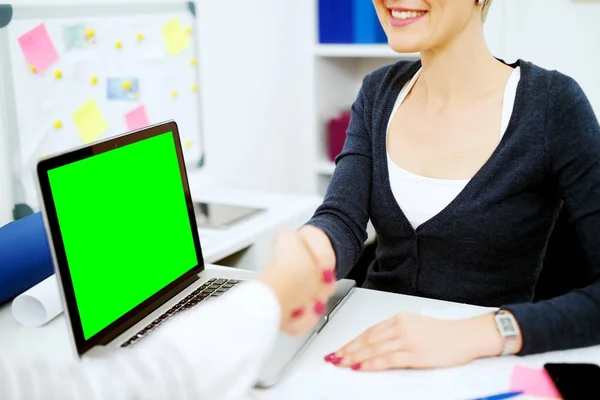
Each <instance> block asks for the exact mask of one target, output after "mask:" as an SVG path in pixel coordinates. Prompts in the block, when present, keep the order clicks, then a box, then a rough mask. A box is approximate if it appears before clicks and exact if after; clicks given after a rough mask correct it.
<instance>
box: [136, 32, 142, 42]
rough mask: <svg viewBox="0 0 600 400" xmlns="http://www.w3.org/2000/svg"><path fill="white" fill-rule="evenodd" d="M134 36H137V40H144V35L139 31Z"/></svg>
mask: <svg viewBox="0 0 600 400" xmlns="http://www.w3.org/2000/svg"><path fill="white" fill-rule="evenodd" d="M136 38H137V40H138V42H141V41H142V40H144V35H143V34H141V33H138V34H137V36H136Z"/></svg>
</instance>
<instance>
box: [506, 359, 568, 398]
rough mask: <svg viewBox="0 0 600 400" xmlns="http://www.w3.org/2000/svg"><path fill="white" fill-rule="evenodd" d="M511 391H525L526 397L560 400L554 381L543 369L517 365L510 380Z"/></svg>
mask: <svg viewBox="0 0 600 400" xmlns="http://www.w3.org/2000/svg"><path fill="white" fill-rule="evenodd" d="M510 390H514V391H523V392H524V393H523V394H525V395H529V396H537V397H543V398H546V399H560V398H561V396H560V394H559V393H558V391H557V390H556V388H555V387H554V384H553V383H552V380H550V377H549V376H548V374H547V373H546V371H544V370H543V369H536V368H528V367H523V366H521V365H516V366H515V368H514V369H513V373H512V377H511V379H510Z"/></svg>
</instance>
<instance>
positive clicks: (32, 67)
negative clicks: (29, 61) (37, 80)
mask: <svg viewBox="0 0 600 400" xmlns="http://www.w3.org/2000/svg"><path fill="white" fill-rule="evenodd" d="M29 70H30V71H31V72H33V73H34V74H35V73H36V72H37V71H36V70H35V67H34V66H33V65H30V66H29Z"/></svg>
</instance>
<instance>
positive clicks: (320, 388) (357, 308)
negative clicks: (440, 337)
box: [253, 289, 600, 400]
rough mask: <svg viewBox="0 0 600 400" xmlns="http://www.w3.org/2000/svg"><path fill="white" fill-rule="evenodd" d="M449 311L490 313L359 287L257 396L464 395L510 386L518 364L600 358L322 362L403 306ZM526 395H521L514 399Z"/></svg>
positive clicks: (594, 353) (577, 354)
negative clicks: (378, 364)
mask: <svg viewBox="0 0 600 400" xmlns="http://www.w3.org/2000/svg"><path fill="white" fill-rule="evenodd" d="M444 310H447V313H446V314H453V316H456V314H457V311H461V312H464V313H467V314H470V316H473V315H477V314H480V313H484V312H486V309H483V308H479V307H473V306H467V305H458V304H454V303H447V302H442V301H436V300H429V299H423V298H417V297H411V296H403V295H397V294H390V293H383V292H375V291H368V290H364V289H357V290H356V291H355V292H354V294H353V295H352V297H350V298H349V299H348V301H347V302H346V303H345V304H344V305H343V307H342V308H341V309H340V311H339V312H338V313H337V314H336V315H335V316H334V318H333V319H332V320H331V321H330V322H329V324H328V325H327V326H326V327H325V328H324V329H323V331H321V334H320V335H319V336H318V337H317V339H316V340H315V341H314V342H313V343H312V344H311V346H310V347H309V348H308V349H307V351H306V352H305V353H304V354H303V355H302V357H301V359H300V360H299V363H298V364H297V365H296V366H295V367H294V369H293V370H291V371H290V373H289V374H288V375H287V376H286V377H285V378H284V379H283V380H282V381H281V382H280V384H279V385H277V386H276V387H274V388H272V389H269V390H257V391H255V392H253V398H255V399H260V400H279V399H286V400H301V399H313V400H334V399H344V400H349V399H357V400H358V399H370V398H374V399H377V400H385V399H390V400H392V399H394V400H398V399H410V400H420V399H431V400H453V399H462V400H465V399H468V398H475V397H477V396H482V395H491V394H495V393H502V392H506V391H508V389H509V382H510V377H511V372H512V368H513V367H514V365H515V364H519V365H523V366H528V367H532V368H542V366H543V364H544V363H545V362H592V363H596V364H598V363H600V346H597V347H592V348H588V349H580V350H571V351H565V352H555V353H547V354H543V355H537V356H529V357H502V358H494V359H486V360H478V361H476V362H474V363H471V364H470V365H467V366H465V367H460V368H454V369H445V370H432V371H391V372H383V373H375V374H373V373H360V372H354V371H351V370H339V369H337V368H336V367H333V366H330V365H328V364H326V363H325V362H324V361H323V357H324V356H325V355H326V354H329V353H331V352H333V351H335V350H337V349H338V348H340V347H341V346H343V345H344V344H346V343H347V342H348V341H350V340H352V339H353V338H355V337H356V336H358V335H359V334H360V333H362V332H363V331H364V330H365V329H367V328H368V327H370V326H372V325H374V324H376V323H377V322H379V321H381V320H384V319H386V318H388V317H390V316H392V315H394V314H395V313H397V312H399V311H408V312H416V313H421V312H423V313H425V314H427V315H432V316H437V317H441V314H444ZM463 310H464V311H463ZM526 398H527V397H525V396H521V397H518V398H515V400H521V399H526ZM538 400H541V399H539V398H538Z"/></svg>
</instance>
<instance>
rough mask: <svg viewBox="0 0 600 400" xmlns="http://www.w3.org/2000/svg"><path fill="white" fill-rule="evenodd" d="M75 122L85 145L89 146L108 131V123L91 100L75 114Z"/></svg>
mask: <svg viewBox="0 0 600 400" xmlns="http://www.w3.org/2000/svg"><path fill="white" fill-rule="evenodd" d="M72 117H73V122H75V127H76V128H77V132H79V136H81V140H83V143H85V144H88V143H91V142H93V141H95V140H96V139H98V138H99V137H100V135H102V134H103V133H104V132H105V131H106V130H107V129H108V121H107V120H106V118H104V116H103V115H102V112H101V111H100V109H99V108H98V105H97V104H96V101H95V100H94V99H89V100H88V101H86V102H85V103H83V105H82V106H81V107H79V109H77V111H75V112H74V113H73V116H72Z"/></svg>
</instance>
